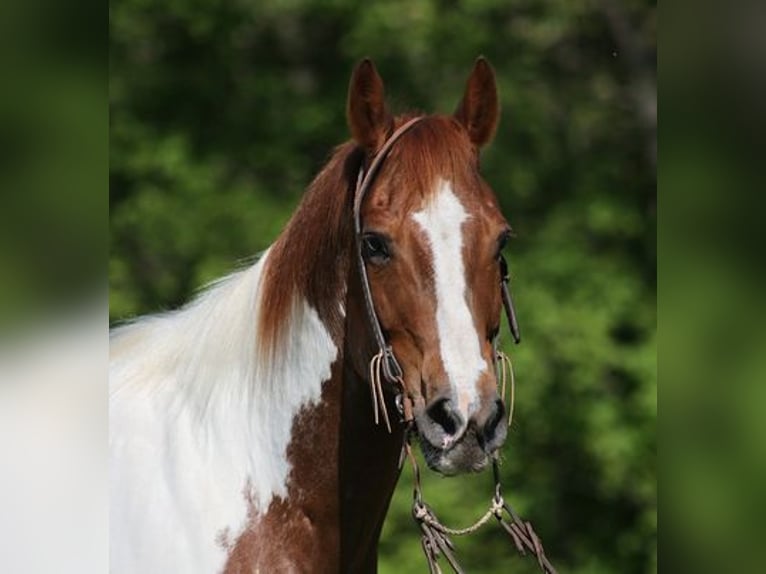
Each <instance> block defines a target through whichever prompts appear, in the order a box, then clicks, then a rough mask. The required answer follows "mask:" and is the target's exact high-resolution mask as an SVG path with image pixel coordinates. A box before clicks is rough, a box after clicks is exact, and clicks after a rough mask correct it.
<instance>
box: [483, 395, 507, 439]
mask: <svg viewBox="0 0 766 574" xmlns="http://www.w3.org/2000/svg"><path fill="white" fill-rule="evenodd" d="M504 415H505V407H504V406H503V402H502V401H501V400H497V401H495V404H494V409H493V411H492V414H491V415H489V418H487V422H486V423H485V424H484V432H483V434H484V440H485V441H486V442H487V443H492V442H493V440H494V439H498V438H500V439H501V440H502V439H503V438H504V436H503V437H499V436H498V432H497V431H498V426H499V425H500V422H501V421H502V420H503V416H504ZM503 430H505V429H503ZM500 434H503V435H504V433H502V432H501V433H500Z"/></svg>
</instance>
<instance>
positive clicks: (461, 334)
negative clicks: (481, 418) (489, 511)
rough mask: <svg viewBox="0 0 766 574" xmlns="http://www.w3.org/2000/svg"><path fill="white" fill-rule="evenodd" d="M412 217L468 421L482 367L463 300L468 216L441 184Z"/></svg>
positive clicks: (449, 369)
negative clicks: (429, 262)
mask: <svg viewBox="0 0 766 574" xmlns="http://www.w3.org/2000/svg"><path fill="white" fill-rule="evenodd" d="M412 217H413V219H414V220H415V221H416V222H417V223H418V224H419V225H420V226H421V227H422V229H423V231H424V232H425V234H426V237H427V238H428V242H429V244H430V246H431V254H432V257H433V269H434V284H435V288H436V325H437V329H438V334H439V351H440V352H441V359H442V364H443V365H444V370H445V371H446V373H447V376H448V377H449V381H450V385H451V387H452V392H453V397H454V399H455V400H456V401H457V407H458V408H459V410H460V412H461V414H462V415H463V417H464V420H466V421H467V420H468V419H469V417H470V416H471V415H472V414H473V412H474V410H475V409H476V408H477V406H478V392H477V388H476V384H477V382H478V379H479V376H480V375H481V372H482V371H483V370H484V368H485V363H484V359H483V358H482V356H481V349H480V347H479V336H478V334H477V332H476V327H475V325H474V322H473V317H472V316H471V311H470V309H469V308H468V302H467V300H466V282H465V267H464V265H463V230H462V224H463V222H464V221H466V220H467V219H468V218H469V215H468V214H467V213H466V211H465V209H464V208H463V206H462V204H461V203H460V201H459V200H458V198H457V197H456V196H455V194H454V193H453V191H452V185H451V184H450V183H449V182H448V181H444V180H439V183H438V189H437V190H436V196H435V197H434V198H433V199H432V200H431V201H430V203H429V204H428V205H427V206H426V207H425V208H424V209H423V210H422V211H419V212H417V213H415V214H413V216H412Z"/></svg>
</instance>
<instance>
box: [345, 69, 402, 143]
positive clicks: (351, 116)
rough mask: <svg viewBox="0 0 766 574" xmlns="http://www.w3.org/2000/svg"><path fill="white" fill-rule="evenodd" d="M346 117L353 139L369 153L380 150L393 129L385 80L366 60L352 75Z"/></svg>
mask: <svg viewBox="0 0 766 574" xmlns="http://www.w3.org/2000/svg"><path fill="white" fill-rule="evenodd" d="M346 116H347V118H348V127H349V128H350V129H351V135H352V136H353V137H354V139H355V140H356V142H357V143H358V144H359V145H361V146H362V147H364V148H365V149H366V150H367V151H369V152H370V153H375V152H376V151H378V150H379V149H380V147H381V146H382V145H383V144H384V143H385V141H386V138H387V137H388V134H389V132H390V131H391V128H392V126H393V118H392V117H391V115H390V114H389V113H388V109H387V108H386V102H385V94H384V91H383V80H382V79H381V77H380V75H379V74H378V71H377V70H376V69H375V64H373V63H372V61H371V60H369V59H367V58H365V59H364V60H362V61H361V62H359V64H358V65H357V66H356V68H354V72H353V74H351V82H350V83H349V86H348V102H347V104H346Z"/></svg>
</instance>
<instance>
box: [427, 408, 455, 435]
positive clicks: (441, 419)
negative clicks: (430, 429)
mask: <svg viewBox="0 0 766 574" xmlns="http://www.w3.org/2000/svg"><path fill="white" fill-rule="evenodd" d="M427 412H428V416H429V417H430V418H431V420H432V421H434V422H435V423H436V424H437V425H439V426H440V427H441V428H442V429H443V430H444V432H445V433H446V434H447V435H453V434H455V431H457V429H458V426H459V425H460V415H459V414H458V413H457V412H456V411H455V410H453V408H452V402H451V401H450V400H449V399H439V400H438V401H436V402H435V403H434V404H432V405H431V406H430V407H428V411H427Z"/></svg>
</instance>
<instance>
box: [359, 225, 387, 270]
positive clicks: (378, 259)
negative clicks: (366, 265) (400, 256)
mask: <svg viewBox="0 0 766 574" xmlns="http://www.w3.org/2000/svg"><path fill="white" fill-rule="evenodd" d="M362 257H364V260H365V261H368V262H370V263H373V264H375V265H382V264H383V263H386V262H387V261H388V260H389V259H391V253H390V251H389V249H388V241H387V240H386V238H385V237H383V236H381V235H378V234H377V233H365V234H364V236H363V237H362Z"/></svg>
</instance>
